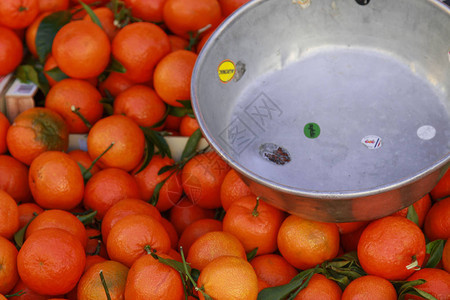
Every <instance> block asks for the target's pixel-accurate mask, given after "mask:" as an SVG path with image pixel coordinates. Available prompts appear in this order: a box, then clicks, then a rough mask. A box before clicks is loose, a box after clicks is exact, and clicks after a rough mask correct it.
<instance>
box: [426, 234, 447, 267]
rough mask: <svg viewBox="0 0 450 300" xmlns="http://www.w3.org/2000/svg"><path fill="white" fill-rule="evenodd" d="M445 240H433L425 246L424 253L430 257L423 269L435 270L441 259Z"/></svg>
mask: <svg viewBox="0 0 450 300" xmlns="http://www.w3.org/2000/svg"><path fill="white" fill-rule="evenodd" d="M444 245H445V240H434V241H432V242H429V243H428V244H427V248H426V252H427V253H428V254H429V255H430V257H429V258H428V261H427V264H426V265H425V268H435V267H436V266H437V264H438V263H439V262H440V261H441V259H442V253H443V252H444Z"/></svg>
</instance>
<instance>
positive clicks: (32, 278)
mask: <svg viewBox="0 0 450 300" xmlns="http://www.w3.org/2000/svg"><path fill="white" fill-rule="evenodd" d="M85 262H86V256H85V254H84V248H83V246H82V245H81V243H80V241H79V240H78V239H77V238H76V237H75V236H73V235H72V234H70V233H69V232H67V231H65V230H63V229H59V228H46V229H41V230H39V231H36V232H35V233H33V234H32V235H31V236H30V237H29V238H28V239H26V240H25V243H24V244H23V246H22V248H21V249H20V251H19V255H18V256H17V268H18V270H19V276H20V278H21V279H22V280H23V281H24V282H25V284H26V285H27V286H29V287H30V288H31V289H33V290H34V291H36V292H38V293H40V294H48V295H61V294H64V293H67V292H69V291H70V290H72V289H73V288H74V287H75V285H76V284H77V282H78V280H79V279H80V277H81V275H82V273H83V270H84V264H85ZM55 282H57V283H58V284H55Z"/></svg>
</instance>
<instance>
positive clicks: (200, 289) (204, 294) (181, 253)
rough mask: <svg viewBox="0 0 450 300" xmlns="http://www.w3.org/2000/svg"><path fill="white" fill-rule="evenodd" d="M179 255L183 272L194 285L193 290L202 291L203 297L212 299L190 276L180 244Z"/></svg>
mask: <svg viewBox="0 0 450 300" xmlns="http://www.w3.org/2000/svg"><path fill="white" fill-rule="evenodd" d="M180 255H181V262H182V263H183V268H184V272H185V273H186V276H187V277H188V278H189V280H190V281H191V283H192V286H193V287H194V290H196V291H197V292H200V293H202V295H203V297H205V298H206V299H212V298H211V297H210V296H209V295H208V294H207V293H205V291H204V288H203V287H198V286H197V282H195V280H194V278H192V276H191V273H190V272H189V271H188V269H187V263H186V259H185V258H184V251H183V246H180Z"/></svg>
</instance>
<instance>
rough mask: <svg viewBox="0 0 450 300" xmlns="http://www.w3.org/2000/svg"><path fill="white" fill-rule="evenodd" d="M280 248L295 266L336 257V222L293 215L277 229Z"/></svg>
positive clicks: (306, 266) (307, 266)
mask: <svg viewBox="0 0 450 300" xmlns="http://www.w3.org/2000/svg"><path fill="white" fill-rule="evenodd" d="M277 241H278V249H279V251H280V253H281V255H282V256H283V257H284V258H285V259H286V260H287V261H288V262H289V263H290V264H291V265H293V266H294V267H296V268H298V269H302V270H306V269H309V268H312V267H314V266H315V265H317V264H320V263H322V262H324V261H326V260H329V259H333V258H334V257H336V255H337V253H338V251H339V231H338V228H337V226H336V225H335V224H334V223H323V222H317V221H310V220H306V219H303V218H301V217H298V216H295V215H290V216H288V217H287V218H286V219H285V220H284V221H283V223H282V224H281V227H280V230H279V231H278V239H277Z"/></svg>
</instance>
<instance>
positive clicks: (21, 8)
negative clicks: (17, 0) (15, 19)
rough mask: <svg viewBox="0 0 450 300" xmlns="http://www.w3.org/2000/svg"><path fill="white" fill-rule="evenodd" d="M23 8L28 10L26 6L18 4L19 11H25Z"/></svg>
mask: <svg viewBox="0 0 450 300" xmlns="http://www.w3.org/2000/svg"><path fill="white" fill-rule="evenodd" d="M25 10H28V8H27V7H25V6H20V7H19V12H21V11H25Z"/></svg>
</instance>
